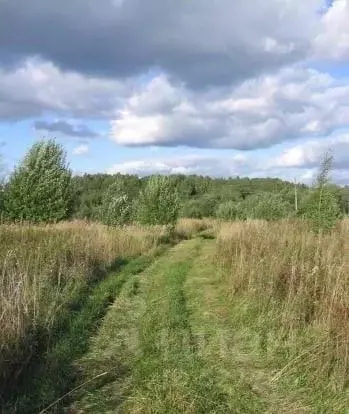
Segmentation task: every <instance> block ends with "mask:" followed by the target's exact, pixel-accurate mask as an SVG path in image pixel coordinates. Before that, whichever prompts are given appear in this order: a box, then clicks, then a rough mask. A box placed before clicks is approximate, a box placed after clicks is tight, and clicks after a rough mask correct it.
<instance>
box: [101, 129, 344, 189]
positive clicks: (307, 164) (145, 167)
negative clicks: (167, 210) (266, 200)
mask: <svg viewBox="0 0 349 414" xmlns="http://www.w3.org/2000/svg"><path fill="white" fill-rule="evenodd" d="M329 149H331V150H332V152H333V155H334V164H333V167H334V168H333V173H332V178H333V180H334V182H336V183H338V184H349V135H348V134H339V135H338V136H335V137H333V138H327V139H326V138H322V139H321V140H310V141H306V142H304V143H303V144H300V145H296V146H293V147H290V148H289V149H287V150H286V151H281V150H280V152H279V154H276V155H273V156H270V155H268V154H264V155H262V156H261V155H258V156H257V155H256V154H254V153H249V154H246V153H242V152H239V153H237V154H235V155H227V153H226V151H218V152H217V151H216V152H215V154H214V155H209V154H208V151H207V150H198V151H199V152H197V153H189V154H186V155H183V154H182V155H175V156H172V157H161V156H160V155H159V156H157V157H151V158H144V159H135V160H129V161H125V162H121V163H118V164H114V165H113V166H112V167H110V168H109V169H108V170H107V172H108V173H109V174H116V173H121V174H136V175H139V176H146V175H151V174H164V175H170V174H185V175H190V174H197V175H208V176H212V177H235V176H242V177H245V176H248V177H251V178H253V177H280V178H282V179H285V180H288V181H294V180H296V181H298V182H304V183H307V184H311V183H312V182H313V180H314V178H315V177H316V174H317V172H318V168H319V165H320V163H321V160H322V157H323V155H324V153H325V152H326V151H328V150H329Z"/></svg>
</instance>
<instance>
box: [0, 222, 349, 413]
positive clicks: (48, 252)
mask: <svg viewBox="0 0 349 414" xmlns="http://www.w3.org/2000/svg"><path fill="white" fill-rule="evenodd" d="M0 237H1V239H0V240H1V245H0V263H1V273H0V274H1V276H0V278H1V279H0V286H1V289H0V351H1V352H0V389H1V405H2V407H3V412H4V413H16V412H18V413H37V412H39V411H40V410H41V411H40V412H63V409H66V408H67V407H71V409H74V410H77V412H79V411H78V410H80V412H84V413H85V412H86V413H98V412H101V413H102V412H125V413H155V412H158V413H162V412H173V413H207V412H212V413H213V412H215V413H220V412H221V413H227V412H231V413H260V412H265V413H296V412H297V413H303V412H304V413H320V412H321V413H345V412H346V411H345V410H346V408H347V407H348V404H349V397H348V392H347V389H348V379H349V335H348V328H347V327H348V321H349V278H348V262H349V254H348V253H349V220H347V219H345V220H342V221H340V222H339V223H338V224H337V227H336V228H334V229H333V230H332V231H330V232H328V233H315V232H313V231H312V229H311V228H310V227H309V225H308V224H307V223H306V222H305V221H302V220H281V221H275V222H266V221H258V220H247V221H241V222H239V221H236V222H226V221H219V220H194V219H182V220H179V222H178V223H177V225H176V227H175V229H173V228H169V227H166V226H138V225H137V226H136V225H130V226H124V227H107V226H104V225H101V224H96V223H88V222H84V221H72V222H61V223H59V224H56V225H53V224H52V225H26V224H20V225H14V224H9V225H6V224H3V225H1V226H0ZM74 390H75V391H74ZM62 397H64V398H62ZM55 402H56V403H55ZM46 408H47V410H46ZM108 410H109V411H108Z"/></svg>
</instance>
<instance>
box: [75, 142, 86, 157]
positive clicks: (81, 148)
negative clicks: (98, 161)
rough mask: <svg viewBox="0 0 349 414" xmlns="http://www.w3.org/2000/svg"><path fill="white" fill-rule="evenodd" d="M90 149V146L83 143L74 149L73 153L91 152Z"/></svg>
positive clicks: (84, 153)
mask: <svg viewBox="0 0 349 414" xmlns="http://www.w3.org/2000/svg"><path fill="white" fill-rule="evenodd" d="M89 151H90V148H89V146H88V145H86V144H82V145H79V146H77V147H76V148H74V149H73V155H86V154H88V153H89Z"/></svg>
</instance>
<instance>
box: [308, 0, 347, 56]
mask: <svg viewBox="0 0 349 414" xmlns="http://www.w3.org/2000/svg"><path fill="white" fill-rule="evenodd" d="M314 47H315V55H316V56H317V57H318V58H325V59H333V60H336V61H345V60H349V0H334V1H333V3H332V5H331V7H330V8H329V9H328V11H327V12H326V13H325V14H324V16H323V18H322V27H321V29H320V33H319V34H318V35H317V36H316V38H315V40H314Z"/></svg>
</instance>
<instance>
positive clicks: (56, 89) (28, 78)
mask: <svg viewBox="0 0 349 414" xmlns="http://www.w3.org/2000/svg"><path fill="white" fill-rule="evenodd" d="M0 4H1V3H0ZM0 8H1V6H0ZM0 31H1V28H0ZM0 38H1V35H0ZM128 88H129V85H128V83H127V82H124V83H120V82H118V81H112V80H104V79H99V78H93V77H86V76H83V75H81V74H79V73H75V72H64V71H62V70H60V69H59V68H58V67H57V66H55V65H54V64H53V63H51V62H43V61H40V60H38V59H28V60H26V61H25V62H23V63H22V65H21V66H19V67H17V68H16V69H15V70H6V69H4V68H3V69H1V68H0V120H1V119H2V120H9V119H23V118H29V117H34V116H40V115H42V114H43V113H46V112H53V113H60V114H62V115H64V114H65V115H67V116H71V115H73V116H75V117H90V118H108V117H110V116H112V115H113V114H114V113H115V108H116V107H118V106H119V105H120V104H121V102H122V98H123V97H124V96H126V91H127V90H128Z"/></svg>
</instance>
